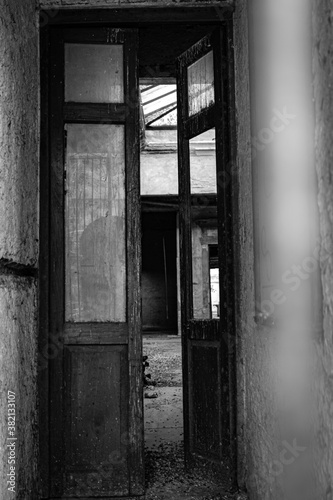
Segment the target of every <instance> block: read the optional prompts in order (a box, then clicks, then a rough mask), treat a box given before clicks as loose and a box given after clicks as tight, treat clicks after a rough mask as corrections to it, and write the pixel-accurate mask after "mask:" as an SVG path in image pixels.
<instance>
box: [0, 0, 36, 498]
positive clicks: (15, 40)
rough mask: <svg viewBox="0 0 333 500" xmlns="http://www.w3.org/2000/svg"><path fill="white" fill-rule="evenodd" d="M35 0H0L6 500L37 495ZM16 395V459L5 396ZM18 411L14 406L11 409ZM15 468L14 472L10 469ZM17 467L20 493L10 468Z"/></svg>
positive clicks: (0, 324) (2, 488)
mask: <svg viewBox="0 0 333 500" xmlns="http://www.w3.org/2000/svg"><path fill="white" fill-rule="evenodd" d="M36 8H37V3H36V2H35V1H34V0H16V1H15V2H13V1H11V0H0V23H1V29H0V46H1V59H0V171H1V183H0V318H1V321H0V353H1V354H0V366H1V373H0V389H1V395H2V397H1V403H0V413H1V416H2V418H1V422H0V444H1V451H2V453H1V465H0V477H1V481H0V498H1V499H3V500H6V499H14V498H20V499H26V498H37V492H36V490H37V471H38V460H37V448H38V447H37V437H38V434H37V380H36V379H37V262H38V156H39V155H38V151H39V149H38V132H39V110H38V107H39V105H38V103H39V88H38V87H39V84H38V78H39V77H38V72H39V69H38V30H37V15H36ZM8 391H12V392H14V393H15V396H16V401H15V404H16V406H15V411H16V415H15V416H16V429H15V437H16V438H17V440H16V441H11V442H12V443H13V442H14V443H15V449H13V447H12V448H11V450H12V451H14V452H15V464H13V463H11V464H8V453H9V448H7V444H8V443H9V441H8V439H7V438H8V437H10V436H9V434H8V429H7V417H6V416H7V414H8V407H7V394H8ZM11 408H13V407H11ZM11 413H12V412H11ZM10 465H11V466H12V467H15V470H13V469H11V470H10V468H9V467H10ZM10 471H12V472H15V485H14V491H15V493H14V492H13V491H9V490H8V487H9V486H11V485H12V484H11V483H7V480H8V478H9V477H8V475H7V474H8V473H9V472H10Z"/></svg>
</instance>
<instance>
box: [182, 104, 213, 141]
mask: <svg viewBox="0 0 333 500" xmlns="http://www.w3.org/2000/svg"><path fill="white" fill-rule="evenodd" d="M215 121H216V107H215V105H212V106H210V107H209V108H205V109H203V110H202V111H200V112H199V113H197V114H195V115H193V116H190V117H189V118H187V120H186V122H185V130H186V132H185V136H186V138H187V139H192V138H193V137H196V136H197V135H199V134H203V133H204V132H206V131H207V130H210V129H211V128H213V127H215Z"/></svg>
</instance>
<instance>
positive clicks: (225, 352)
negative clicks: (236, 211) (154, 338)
mask: <svg viewBox="0 0 333 500" xmlns="http://www.w3.org/2000/svg"><path fill="white" fill-rule="evenodd" d="M228 51H229V49H228V37H227V32H226V30H225V29H224V28H221V29H216V30H215V31H213V32H212V33H211V34H209V35H207V36H206V37H205V38H203V39H202V40H200V41H199V42H198V43H197V44H196V45H194V46H193V47H191V48H189V50H187V51H186V52H185V53H184V54H182V55H181V56H180V57H179V58H178V66H177V70H178V81H177V83H178V151H179V152H178V154H179V196H180V268H181V304H182V309H181V311H182V345H183V383H184V438H185V457H186V460H187V461H193V460H195V459H199V460H200V459H204V460H205V461H209V462H212V463H217V464H220V463H221V462H222V460H223V457H224V456H227V455H229V456H230V452H231V451H232V450H231V447H230V440H231V436H232V433H233V428H232V421H233V418H234V413H233V410H232V405H231V398H230V393H231V390H232V373H231V372H232V370H234V367H233V363H232V362H231V359H232V352H231V351H232V348H231V347H232V337H233V334H234V326H233V309H234V302H233V271H232V266H233V264H232V230H231V221H232V217H231V189H232V186H231V184H230V183H227V182H225V179H226V175H225V174H226V171H227V167H228V166H229V164H228V162H229V161H230V158H231V156H230V155H231V152H230V137H229V130H230V129H231V123H230V119H229V116H230V113H229V111H230V109H229V106H230V105H229V62H228V61H229V59H228V58H229V55H228V54H229V52H228ZM217 248H218V251H216V250H217Z"/></svg>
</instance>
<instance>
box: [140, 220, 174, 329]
mask: <svg viewBox="0 0 333 500" xmlns="http://www.w3.org/2000/svg"><path fill="white" fill-rule="evenodd" d="M176 258H177V252H176V214H175V213H172V212H171V213H168V212H165V213H163V212H148V213H143V214H142V283H141V287H142V326H143V330H144V331H155V332H159V331H163V332H165V333H174V334H176V333H177V269H176Z"/></svg>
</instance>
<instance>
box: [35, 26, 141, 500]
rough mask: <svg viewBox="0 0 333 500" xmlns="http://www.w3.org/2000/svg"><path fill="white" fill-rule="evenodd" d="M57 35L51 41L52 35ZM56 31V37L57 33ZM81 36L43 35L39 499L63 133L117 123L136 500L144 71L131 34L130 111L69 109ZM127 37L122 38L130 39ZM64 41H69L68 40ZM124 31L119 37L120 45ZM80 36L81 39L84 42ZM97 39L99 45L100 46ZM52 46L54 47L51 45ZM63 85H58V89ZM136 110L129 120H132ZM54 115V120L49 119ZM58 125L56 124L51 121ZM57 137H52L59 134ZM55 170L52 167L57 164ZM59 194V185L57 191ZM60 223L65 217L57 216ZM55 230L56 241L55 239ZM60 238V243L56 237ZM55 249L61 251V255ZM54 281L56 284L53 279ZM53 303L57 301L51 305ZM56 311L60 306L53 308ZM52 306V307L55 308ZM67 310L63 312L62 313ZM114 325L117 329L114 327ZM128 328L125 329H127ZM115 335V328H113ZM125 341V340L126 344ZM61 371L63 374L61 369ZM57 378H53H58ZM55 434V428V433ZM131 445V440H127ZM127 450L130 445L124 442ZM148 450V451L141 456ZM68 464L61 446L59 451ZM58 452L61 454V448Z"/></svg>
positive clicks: (55, 318) (44, 489)
mask: <svg viewBox="0 0 333 500" xmlns="http://www.w3.org/2000/svg"><path fill="white" fill-rule="evenodd" d="M50 31H51V33H50ZM54 31H55V32H54ZM76 31H77V30H75V28H74V29H71V28H62V27H61V26H57V27H55V29H52V28H51V29H49V27H47V28H44V29H43V30H41V41H42V44H41V49H42V50H41V56H42V57H41V67H42V69H43V71H41V78H42V81H41V84H42V96H41V105H42V117H41V127H42V128H41V132H42V133H41V169H40V185H41V224H40V241H41V253H40V255H41V259H40V270H41V273H40V297H39V302H40V305H41V307H40V318H39V320H40V321H39V322H40V336H39V401H40V415H39V416H40V422H39V423H40V470H41V474H40V478H41V483H40V488H39V490H40V494H41V496H42V497H44V498H45V497H46V498H49V495H50V483H49V479H48V478H49V477H50V473H51V464H50V460H49V453H50V448H49V445H50V435H49V425H50V423H51V424H52V421H51V418H53V419H54V418H56V420H55V422H54V424H57V422H58V420H60V419H57V417H54V415H53V417H52V414H51V412H50V410H49V402H48V397H49V392H50V390H51V388H52V387H53V386H54V383H53V381H54V379H55V378H57V380H58V377H59V376H61V366H62V358H61V357H60V356H57V353H58V352H59V354H60V350H61V349H62V346H61V341H59V339H58V338H55V335H54V334H51V330H52V329H53V328H52V327H51V325H53V324H57V322H58V323H59V331H60V329H61V326H62V323H63V317H62V314H58V313H57V311H54V304H55V303H57V302H55V297H57V299H58V302H59V303H60V304H63V303H64V296H63V294H64V291H63V289H61V290H60V289H59V287H57V284H56V280H55V276H54V271H53V269H52V267H51V261H50V255H51V249H52V255H53V259H54V258H55V259H56V260H57V262H58V263H60V264H59V265H58V266H57V268H59V267H60V269H63V266H64V256H63V245H64V240H63V230H62V226H61V227H60V228H58V224H57V220H55V219H54V212H53V211H52V206H53V204H54V206H58V205H59V206H60V207H61V210H63V207H62V203H63V201H62V200H60V199H59V194H58V193H57V192H55V190H52V189H51V180H52V175H53V177H54V174H52V172H54V171H57V172H60V173H59V176H58V177H59V178H60V179H63V168H64V166H63V160H64V135H63V134H64V132H63V126H64V123H65V122H79V123H84V122H88V123H112V124H117V123H120V124H123V125H124V127H126V128H125V158H126V181H125V182H126V228H127V229H126V249H127V250H126V253H127V258H126V262H127V265H126V276H127V280H126V290H127V292H126V293H127V315H126V316H127V321H126V323H127V327H126V328H125V323H124V324H119V328H118V324H114V326H115V333H116V332H117V329H119V332H120V333H121V332H122V331H124V332H123V333H125V334H126V339H127V340H126V343H127V348H128V369H129V399H128V422H129V423H130V425H129V430H130V436H129V437H126V446H128V463H129V467H128V471H129V482H130V485H131V488H130V495H131V498H136V496H135V495H138V494H139V493H138V492H139V491H141V490H142V488H143V481H142V479H143V470H144V464H143V425H142V422H143V401H142V392H143V391H142V360H141V358H142V345H141V344H142V343H141V308H140V300H139V299H140V296H141V294H140V276H141V247H140V245H136V244H134V242H137V241H139V240H140V235H141V227H140V220H141V213H140V206H139V200H140V190H139V185H140V184H139V170H138V168H137V166H138V165H139V140H137V136H136V131H137V130H138V128H139V109H138V102H139V101H138V99H137V98H135V96H134V95H133V94H132V93H130V89H132V88H137V86H138V82H137V70H136V61H137V59H136V54H135V51H134V50H132V47H135V46H137V42H136V41H135V39H134V35H135V33H134V32H135V31H136V30H135V29H134V27H132V28H131V29H130V30H127V31H129V33H127V34H126V35H124V36H125V45H124V47H125V48H124V64H125V68H127V67H128V68H132V69H131V70H130V71H126V72H125V74H124V80H125V81H124V85H125V89H126V95H127V96H129V99H131V101H130V100H129V99H128V100H127V101H126V102H125V103H124V104H119V105H118V104H115V105H113V104H111V105H107V106H105V105H104V106H99V105H98V104H97V105H91V104H90V105H89V106H86V105H84V104H83V105H80V104H78V105H77V104H76V105H73V104H71V103H64V99H63V89H62V85H61V82H62V79H63V74H62V73H61V72H62V71H63V57H64V56H63V44H64V41H65V40H67V39H68V36H70V37H74V38H73V40H76V38H75V37H76ZM84 31H85V33H87V34H86V36H87V40H88V41H89V36H94V35H93V33H92V32H97V33H100V34H101V36H102V38H103V39H104V38H105V39H107V38H108V37H109V35H110V34H111V32H109V30H108V29H105V30H104V29H101V27H100V28H98V27H96V28H92V29H89V28H86V29H85V30H84ZM124 32H126V30H124V31H123V33H124ZM64 33H67V35H66V36H67V38H66V36H65V34H64ZM119 33H120V31H117V35H116V36H117V37H118V36H119ZM80 36H81V34H80ZM94 39H95V38H94ZM51 41H52V44H51V45H50V43H51ZM50 48H51V49H52V50H53V52H52V65H50V61H49V57H48V56H49V49H50ZM54 82H56V83H54ZM129 110H130V112H128V111H129ZM50 113H52V115H50ZM51 118H52V121H51V123H50V119H51ZM52 131H53V132H52ZM51 146H52V150H53V151H55V152H56V158H55V159H52V158H51V154H50V151H51ZM52 161H53V164H52V166H51V162H52ZM56 186H57V187H58V183H56ZM57 217H58V216H57ZM50 224H51V225H52V228H53V229H52V234H51V232H50ZM55 231H57V232H58V233H59V234H58V238H57V237H56V235H55V234H54V233H55ZM55 245H56V247H55ZM52 277H53V279H52ZM52 296H53V301H52ZM52 304H53V306H52ZM51 306H52V307H51ZM62 307H63V306H61V307H60V310H61V311H62ZM110 325H112V324H110ZM122 326H124V328H122ZM110 328H111V326H110ZM122 341H123V336H122V337H121V339H120V340H119V342H120V343H123V342H122ZM48 358H51V359H53V358H54V363H55V364H56V365H57V368H56V374H54V373H53V372H52V373H51V371H50V370H49V367H48ZM58 365H59V366H58ZM53 371H54V370H53ZM52 394H53V398H57V399H59V407H62V404H61V395H60V392H55V391H53V392H52ZM53 427H54V426H53ZM124 439H125V437H124ZM124 444H125V441H124ZM141 445H142V448H141ZM56 446H57V448H56V449H57V450H58V448H59V447H60V448H59V452H57V455H59V456H61V449H62V448H61V447H62V443H61V442H60V441H59V444H57V445H56ZM54 449H55V448H54Z"/></svg>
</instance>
